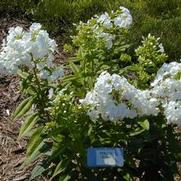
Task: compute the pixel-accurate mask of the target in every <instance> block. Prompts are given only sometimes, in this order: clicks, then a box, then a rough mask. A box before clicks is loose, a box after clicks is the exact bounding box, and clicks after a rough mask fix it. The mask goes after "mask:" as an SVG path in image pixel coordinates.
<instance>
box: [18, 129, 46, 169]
mask: <svg viewBox="0 0 181 181" xmlns="http://www.w3.org/2000/svg"><path fill="white" fill-rule="evenodd" d="M42 129H43V128H42V127H39V128H36V130H35V131H34V133H33V134H32V136H31V139H30V141H29V143H28V146H27V154H26V155H27V158H26V160H25V161H24V163H23V165H22V166H21V168H23V167H24V166H25V165H28V164H30V163H31V162H32V161H34V160H36V159H37V158H38V157H39V156H40V155H41V152H40V149H41V148H42V146H43V145H44V142H43V139H42V137H41V132H42Z"/></svg>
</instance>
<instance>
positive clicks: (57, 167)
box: [50, 161, 65, 180]
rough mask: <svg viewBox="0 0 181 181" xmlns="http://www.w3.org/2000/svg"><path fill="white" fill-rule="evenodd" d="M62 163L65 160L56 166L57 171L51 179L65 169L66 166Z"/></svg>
mask: <svg viewBox="0 0 181 181" xmlns="http://www.w3.org/2000/svg"><path fill="white" fill-rule="evenodd" d="M62 163H63V161H60V162H59V164H58V165H57V166H56V168H55V171H54V173H53V175H52V177H51V179H50V180H52V179H53V178H54V177H55V176H57V175H58V174H60V173H62V172H63V171H64V170H65V167H63V165H62Z"/></svg>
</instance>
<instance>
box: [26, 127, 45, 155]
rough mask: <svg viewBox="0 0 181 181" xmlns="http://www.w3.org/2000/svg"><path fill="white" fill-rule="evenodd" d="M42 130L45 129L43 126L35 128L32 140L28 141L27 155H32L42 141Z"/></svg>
mask: <svg viewBox="0 0 181 181" xmlns="http://www.w3.org/2000/svg"><path fill="white" fill-rule="evenodd" d="M42 130H43V127H39V128H36V129H35V131H34V133H33V134H32V136H31V139H30V141H29V142H28V146H27V155H31V154H32V153H33V152H34V150H35V149H36V147H37V146H38V145H39V144H40V142H41V141H42V138H41V133H42Z"/></svg>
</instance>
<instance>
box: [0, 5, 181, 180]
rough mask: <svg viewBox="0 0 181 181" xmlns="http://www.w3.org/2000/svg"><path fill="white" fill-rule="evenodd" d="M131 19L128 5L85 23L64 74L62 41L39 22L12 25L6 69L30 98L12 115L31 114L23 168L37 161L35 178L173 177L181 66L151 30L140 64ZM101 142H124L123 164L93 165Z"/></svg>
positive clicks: (3, 61)
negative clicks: (57, 58)
mask: <svg viewBox="0 0 181 181" xmlns="http://www.w3.org/2000/svg"><path fill="white" fill-rule="evenodd" d="M131 23H132V17H131V15H130V12H129V10H127V9H126V8H123V7H120V9H119V10H118V11H116V12H112V13H111V14H110V15H109V14H107V13H104V14H103V15H101V16H96V17H94V18H92V19H91V20H90V21H88V22H87V23H80V25H78V31H79V32H78V35H77V36H75V37H74V38H73V48H74V47H75V52H76V53H75V57H73V58H72V59H71V60H70V61H69V65H68V66H69V67H70V68H71V70H72V72H71V73H70V74H69V75H65V76H63V75H64V74H63V69H62V67H58V68H57V67H56V66H55V65H54V63H53V53H54V52H55V51H56V43H55V41H54V40H52V39H50V38H49V35H48V33H47V32H46V31H44V30H42V28H41V25H40V24H36V23H35V24H33V25H32V26H31V27H30V30H29V31H24V30H23V29H22V28H20V27H17V28H12V29H10V31H9V35H8V36H7V39H6V41H5V42H4V44H3V48H2V52H1V54H0V68H1V72H2V74H5V75H6V74H16V73H18V74H19V75H20V77H21V78H22V91H23V93H24V94H25V95H26V96H27V99H25V100H24V101H23V102H22V103H21V104H20V105H19V106H18V108H17V109H16V111H15V112H14V115H13V118H14V119H17V118H20V117H22V116H23V117H25V118H26V120H25V122H24V123H23V124H22V127H21V129H20V135H19V137H22V136H28V137H30V140H29V143H28V146H27V159H26V160H25V162H24V164H23V166H25V165H27V164H29V163H30V162H32V161H34V160H36V159H38V163H37V165H36V167H35V168H34V169H33V171H32V176H31V178H30V179H34V178H36V177H37V176H39V175H41V174H45V175H46V176H47V177H49V178H50V180H95V179H99V180H104V179H105V180H106V179H107V180H135V179H136V178H139V179H140V180H148V179H149V178H151V179H152V180H163V179H165V178H168V180H173V179H174V174H175V173H176V172H177V167H176V162H177V153H178V150H179V146H178V142H177V139H176V136H177V132H176V131H175V127H176V124H180V120H181V114H180V112H179V110H180V107H181V106H180V104H181V100H180V93H181V89H180V81H181V80H180V70H181V64H180V63H177V62H172V63H170V64H166V63H164V61H165V60H166V58H167V56H166V54H165V53H164V49H163V46H162V45H161V44H160V43H159V40H158V39H156V38H155V37H153V36H151V35H149V36H148V37H147V38H145V39H144V40H143V42H142V45H141V46H140V47H138V49H136V57H138V60H137V61H135V62H134V61H133V58H132V57H131V56H130V55H129V54H128V52H129V51H128V50H129V47H130V46H131V42H127V39H126V37H127V36H128V35H129V27H130V25H131ZM162 63H164V64H163V66H162V67H161V68H160V69H159V66H161V64H162ZM158 69H159V70H158ZM157 70H158V72H157ZM155 76H156V78H155V79H154V77H155ZM144 79H146V80H144ZM150 82H152V83H151V85H149V84H150ZM175 123H176V124H175ZM100 146H101V147H102V146H105V147H122V148H123V149H124V159H125V162H124V166H123V167H121V168H95V169H93V168H87V163H86V149H87V148H89V147H100ZM113 176H114V178H113Z"/></svg>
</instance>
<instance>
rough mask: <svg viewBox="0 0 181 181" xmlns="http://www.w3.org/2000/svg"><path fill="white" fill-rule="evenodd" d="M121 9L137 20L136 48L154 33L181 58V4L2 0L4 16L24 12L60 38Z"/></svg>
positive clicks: (179, 0)
mask: <svg viewBox="0 0 181 181" xmlns="http://www.w3.org/2000/svg"><path fill="white" fill-rule="evenodd" d="M120 5H122V6H125V7H127V8H128V9H130V11H131V13H132V15H133V17H134V26H133V29H132V31H133V33H132V35H133V36H132V37H130V38H131V39H133V41H134V42H135V44H134V48H135V47H137V46H138V44H139V43H140V41H141V39H142V36H147V34H148V33H151V34H153V35H155V36H157V37H158V36H160V37H161V42H162V43H163V45H164V47H165V49H166V51H167V53H168V55H169V59H170V60H178V59H179V58H180V55H179V52H180V42H181V26H180V24H181V0H172V1H170V0H164V1H162V0H99V1H97V0H19V1H17V0H1V1H0V12H1V13H2V12H3V13H5V12H15V13H16V14H18V12H24V13H25V14H26V15H28V17H29V18H31V20H33V21H37V22H40V23H43V24H44V25H45V26H46V28H47V29H49V30H51V31H53V32H58V33H59V34H60V33H66V32H67V31H69V32H70V31H72V30H73V27H72V23H77V22H79V21H80V20H82V21H86V20H87V19H89V18H90V17H92V16H93V15H94V14H99V13H100V12H104V11H110V10H112V9H116V8H117V7H119V6H120Z"/></svg>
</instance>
